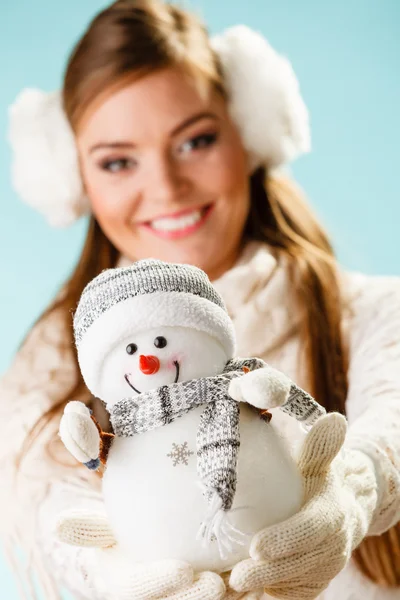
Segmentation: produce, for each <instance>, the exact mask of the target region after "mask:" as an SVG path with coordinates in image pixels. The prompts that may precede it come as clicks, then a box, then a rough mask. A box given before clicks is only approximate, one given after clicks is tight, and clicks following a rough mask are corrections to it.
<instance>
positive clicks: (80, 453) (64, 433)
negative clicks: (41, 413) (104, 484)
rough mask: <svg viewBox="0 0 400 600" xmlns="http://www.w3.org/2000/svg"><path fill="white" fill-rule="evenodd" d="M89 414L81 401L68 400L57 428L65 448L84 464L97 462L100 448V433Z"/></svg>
mask: <svg viewBox="0 0 400 600" xmlns="http://www.w3.org/2000/svg"><path fill="white" fill-rule="evenodd" d="M90 414H91V413H90V410H89V408H88V407H87V406H86V405H85V404H83V402H78V401H75V400H73V401H71V402H68V404H67V405H66V407H65V409H64V414H63V416H62V417H61V421H60V428H59V435H60V437H61V439H62V441H63V442H64V445H65V447H66V448H67V450H69V452H70V453H71V454H72V456H73V457H74V458H76V460H78V461H79V462H81V463H84V464H86V465H91V463H95V462H98V457H99V450H100V434H99V431H98V429H97V427H96V425H95V424H94V422H93V420H92V419H91V417H90ZM94 466H95V465H94Z"/></svg>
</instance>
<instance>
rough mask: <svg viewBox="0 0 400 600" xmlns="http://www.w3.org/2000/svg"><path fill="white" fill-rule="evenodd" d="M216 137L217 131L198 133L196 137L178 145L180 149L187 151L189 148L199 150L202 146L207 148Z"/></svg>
mask: <svg viewBox="0 0 400 600" xmlns="http://www.w3.org/2000/svg"><path fill="white" fill-rule="evenodd" d="M217 138H218V134H217V133H205V134H203V135H198V136H197V137H195V138H193V139H191V140H188V141H187V142H184V143H183V144H182V145H181V146H180V151H181V152H187V151H190V150H201V149H202V148H208V146H212V144H214V143H215V142H216V140H217Z"/></svg>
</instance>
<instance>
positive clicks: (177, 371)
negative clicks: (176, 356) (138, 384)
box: [124, 360, 180, 394]
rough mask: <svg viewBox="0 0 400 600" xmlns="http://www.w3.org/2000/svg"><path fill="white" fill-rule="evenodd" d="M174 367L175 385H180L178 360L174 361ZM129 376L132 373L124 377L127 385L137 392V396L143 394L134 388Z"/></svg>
mask: <svg viewBox="0 0 400 600" xmlns="http://www.w3.org/2000/svg"><path fill="white" fill-rule="evenodd" d="M174 365H175V380H174V383H178V379H179V369H180V366H179V363H178V361H177V360H174ZM129 375H130V373H125V375H124V378H125V381H126V383H127V384H128V385H129V387H131V388H132V389H133V391H134V392H136V393H137V394H141V393H142V392H140V391H139V390H138V389H137V388H135V386H133V385H132V384H131V382H130V381H129Z"/></svg>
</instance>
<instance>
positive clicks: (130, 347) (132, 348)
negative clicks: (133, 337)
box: [126, 344, 137, 354]
mask: <svg viewBox="0 0 400 600" xmlns="http://www.w3.org/2000/svg"><path fill="white" fill-rule="evenodd" d="M136 350H137V346H136V344H128V345H127V347H126V351H127V353H128V354H135V352H136Z"/></svg>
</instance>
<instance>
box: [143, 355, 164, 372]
mask: <svg viewBox="0 0 400 600" xmlns="http://www.w3.org/2000/svg"><path fill="white" fill-rule="evenodd" d="M159 368H160V361H159V360H158V358H157V356H151V355H150V356H144V355H143V354H141V355H140V356H139V369H140V370H141V371H142V373H144V374H145V375H154V373H157V371H158V370H159Z"/></svg>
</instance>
